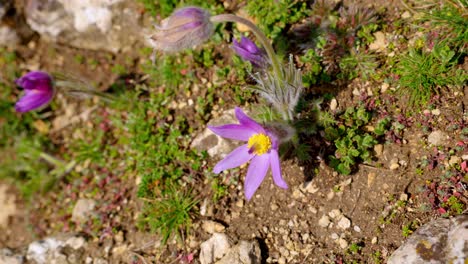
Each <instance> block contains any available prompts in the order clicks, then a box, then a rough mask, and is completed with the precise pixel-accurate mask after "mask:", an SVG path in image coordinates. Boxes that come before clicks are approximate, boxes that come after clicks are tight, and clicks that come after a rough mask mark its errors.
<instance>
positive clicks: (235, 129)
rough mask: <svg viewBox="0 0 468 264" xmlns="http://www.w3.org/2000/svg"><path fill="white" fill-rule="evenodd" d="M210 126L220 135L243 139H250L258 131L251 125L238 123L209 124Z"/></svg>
mask: <svg viewBox="0 0 468 264" xmlns="http://www.w3.org/2000/svg"><path fill="white" fill-rule="evenodd" d="M208 128H209V129H210V130H211V131H213V133H215V134H216V135H218V136H221V137H224V138H230V139H235V140H242V141H248V140H249V138H250V137H251V136H252V135H253V134H255V133H256V131H255V130H253V129H251V128H250V127H247V126H243V125H237V124H229V125H224V126H208Z"/></svg>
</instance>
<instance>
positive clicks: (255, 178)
mask: <svg viewBox="0 0 468 264" xmlns="http://www.w3.org/2000/svg"><path fill="white" fill-rule="evenodd" d="M235 114H236V117H237V120H239V123H240V124H228V125H223V126H208V128H209V129H210V130H211V131H213V132H214V133H215V134H217V135H219V136H221V137H225V138H230V139H236V140H242V141H246V142H247V144H244V145H242V146H240V147H238V148H236V149H235V150H234V151H232V152H231V153H230V154H229V155H227V156H226V157H225V158H224V159H223V160H222V161H220V162H219V163H218V164H216V166H215V167H214V169H213V171H214V173H216V174H218V173H220V172H221V171H223V170H227V169H231V168H235V167H238V166H240V165H242V164H244V163H246V162H248V161H249V160H251V162H250V165H249V168H248V170H247V176H246V178H245V182H244V189H245V196H246V198H247V200H250V199H251V198H252V196H253V194H254V193H255V191H256V190H257V189H258V187H259V186H260V184H261V183H262V181H263V179H264V178H265V175H266V174H267V172H268V169H269V168H270V167H271V172H272V174H273V181H274V182H275V184H276V185H277V186H279V187H281V188H283V189H287V188H288V185H287V183H286V182H285V181H284V179H283V177H282V176H281V167H280V160H279V155H278V147H279V142H278V139H277V137H276V136H275V135H274V134H272V133H271V132H269V131H268V130H266V129H265V128H263V127H262V126H261V125H260V124H258V123H257V122H255V121H254V120H253V119H251V118H250V117H248V116H247V115H246V114H245V113H244V112H242V110H241V109H240V108H239V107H236V109H235Z"/></svg>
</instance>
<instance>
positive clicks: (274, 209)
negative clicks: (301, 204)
mask: <svg viewBox="0 0 468 264" xmlns="http://www.w3.org/2000/svg"><path fill="white" fill-rule="evenodd" d="M278 208H279V206H278V205H277V204H276V203H272V204H271V205H270V209H271V210H272V211H276V210H278Z"/></svg>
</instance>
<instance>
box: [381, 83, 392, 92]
mask: <svg viewBox="0 0 468 264" xmlns="http://www.w3.org/2000/svg"><path fill="white" fill-rule="evenodd" d="M388 87H390V85H389V84H388V83H382V85H381V86H380V92H381V93H385V92H386V91H387V90H388Z"/></svg>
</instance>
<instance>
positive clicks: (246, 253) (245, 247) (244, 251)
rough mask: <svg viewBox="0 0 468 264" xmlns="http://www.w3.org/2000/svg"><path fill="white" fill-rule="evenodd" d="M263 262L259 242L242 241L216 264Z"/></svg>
mask: <svg viewBox="0 0 468 264" xmlns="http://www.w3.org/2000/svg"><path fill="white" fill-rule="evenodd" d="M261 261H262V256H261V251H260V245H259V244H258V242H257V241H255V240H254V241H251V242H248V241H240V242H239V243H238V244H237V245H235V246H234V247H232V248H231V249H229V252H228V253H227V254H226V255H225V256H224V257H223V258H222V259H220V260H219V261H218V262H216V264H260V263H261Z"/></svg>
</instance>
